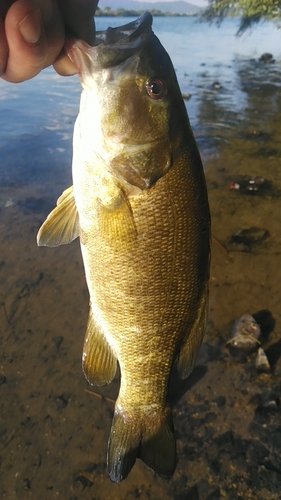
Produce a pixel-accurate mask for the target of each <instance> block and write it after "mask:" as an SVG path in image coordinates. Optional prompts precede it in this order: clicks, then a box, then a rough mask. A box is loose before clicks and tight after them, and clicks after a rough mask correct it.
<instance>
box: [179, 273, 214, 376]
mask: <svg viewBox="0 0 281 500" xmlns="http://www.w3.org/2000/svg"><path fill="white" fill-rule="evenodd" d="M208 297H209V291H208V283H207V284H206V286H205V290H204V291H203V293H202V296H201V299H200V302H199V305H198V309H197V315H196V318H195V321H194V322H193V325H192V327H191V330H190V331H189V332H188V334H187V336H186V338H185V341H184V342H183V344H182V346H181V349H180V352H179V355H178V360H177V370H178V374H179V376H180V377H181V378H182V379H185V378H187V377H188V376H189V375H190V374H191V372H192V370H193V367H194V363H195V359H196V357H197V354H198V351H199V349H200V346H201V343H202V340H203V336H204V333H205V329H206V324H207V317H208Z"/></svg>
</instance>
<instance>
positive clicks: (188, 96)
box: [182, 94, 191, 101]
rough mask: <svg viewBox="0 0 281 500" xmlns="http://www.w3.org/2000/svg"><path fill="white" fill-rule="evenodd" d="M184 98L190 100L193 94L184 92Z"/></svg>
mask: <svg viewBox="0 0 281 500" xmlns="http://www.w3.org/2000/svg"><path fill="white" fill-rule="evenodd" d="M182 98H183V99H184V100H185V101H188V100H189V99H190V98H191V94H182Z"/></svg>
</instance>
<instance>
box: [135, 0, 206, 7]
mask: <svg viewBox="0 0 281 500" xmlns="http://www.w3.org/2000/svg"><path fill="white" fill-rule="evenodd" d="M135 1H136V2H137V0H135ZM157 1H158V2H159V1H161V2H175V1H176V0H142V2H157ZM185 1H187V3H192V4H193V5H198V7H207V5H208V1H207V0H185Z"/></svg>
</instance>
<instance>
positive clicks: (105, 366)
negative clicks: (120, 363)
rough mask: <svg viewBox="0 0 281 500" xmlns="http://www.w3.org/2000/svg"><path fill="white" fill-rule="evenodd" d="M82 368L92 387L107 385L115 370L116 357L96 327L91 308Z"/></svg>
mask: <svg viewBox="0 0 281 500" xmlns="http://www.w3.org/2000/svg"><path fill="white" fill-rule="evenodd" d="M82 367H83V372H84V375H85V377H86V379H87V380H88V382H89V383H90V384H92V385H104V384H109V383H110V382H111V381H112V379H113V378H114V376H115V373H116V369H117V360H116V357H115V355H114V354H113V351H112V349H111V347H110V345H109V343H108V342H107V340H106V338H105V336H104V334H103V332H102V331H101V330H100V329H99V328H98V326H97V325H96V323H95V320H94V316H93V312H92V309H91V307H90V313H89V319H88V325H87V331H86V336H85V342H84V348H83V358H82Z"/></svg>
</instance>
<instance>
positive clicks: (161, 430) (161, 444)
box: [107, 408, 176, 483]
mask: <svg viewBox="0 0 281 500" xmlns="http://www.w3.org/2000/svg"><path fill="white" fill-rule="evenodd" d="M173 430H174V429H173V417H172V412H171V410H170V408H166V409H165V410H164V412H162V413H161V414H160V415H159V414H157V415H155V414H153V415H147V414H143V416H140V415H139V414H138V415H137V416H133V415H128V413H126V411H123V410H122V409H118V410H115V414H114V417H113V422H112V427H111V433H110V438H109V442H108V453H107V467H108V473H109V477H110V479H111V481H113V482H116V483H118V482H120V481H122V480H123V479H125V478H126V477H127V476H128V474H129V472H130V470H131V469H132V467H133V465H134V463H135V461H136V458H140V459H141V460H142V461H143V462H144V463H145V464H146V465H148V466H149V467H151V469H153V470H154V471H155V472H157V473H158V474H162V475H164V476H171V475H172V474H173V472H174V470H175V466H176V443H175V438H174V432H173Z"/></svg>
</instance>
